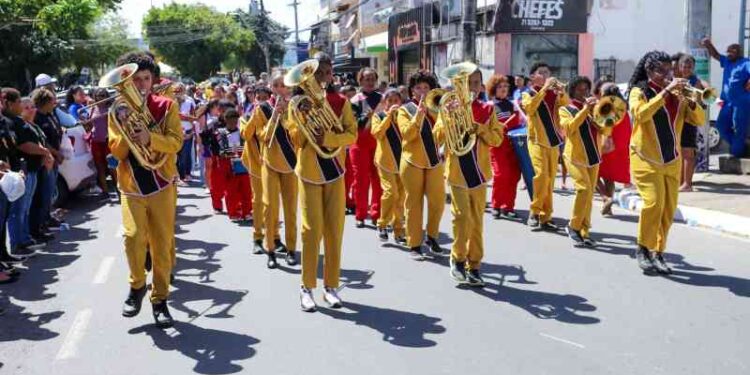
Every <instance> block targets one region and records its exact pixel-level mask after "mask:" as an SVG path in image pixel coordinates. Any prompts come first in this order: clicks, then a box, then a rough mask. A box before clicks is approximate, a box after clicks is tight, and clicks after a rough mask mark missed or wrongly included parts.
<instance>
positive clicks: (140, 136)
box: [132, 129, 151, 146]
mask: <svg viewBox="0 0 750 375" xmlns="http://www.w3.org/2000/svg"><path fill="white" fill-rule="evenodd" d="M132 136H133V139H134V140H135V142H136V143H138V144H139V145H141V146H148V145H149V144H150V143H151V133H150V132H149V131H147V130H143V129H138V130H135V131H134V132H133V134H132Z"/></svg>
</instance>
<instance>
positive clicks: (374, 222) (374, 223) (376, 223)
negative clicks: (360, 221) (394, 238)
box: [370, 219, 378, 227]
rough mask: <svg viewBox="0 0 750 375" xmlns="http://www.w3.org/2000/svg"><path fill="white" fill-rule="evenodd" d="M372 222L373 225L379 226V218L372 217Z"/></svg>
mask: <svg viewBox="0 0 750 375" xmlns="http://www.w3.org/2000/svg"><path fill="white" fill-rule="evenodd" d="M370 223H371V224H372V226H373V227H377V226H378V219H370Z"/></svg>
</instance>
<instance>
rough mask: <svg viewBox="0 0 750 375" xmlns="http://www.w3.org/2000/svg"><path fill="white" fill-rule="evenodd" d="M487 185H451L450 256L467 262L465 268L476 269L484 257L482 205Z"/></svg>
mask: <svg viewBox="0 0 750 375" xmlns="http://www.w3.org/2000/svg"><path fill="white" fill-rule="evenodd" d="M486 201H487V187H486V186H485V185H481V186H478V187H476V188H474V189H466V188H462V187H458V186H451V212H452V213H453V237H454V239H453V249H452V250H451V257H452V258H453V260H455V261H456V262H467V261H468V262H467V268H469V269H473V270H478V269H479V266H480V265H481V264H482V257H484V242H483V241H484V240H483V239H482V227H483V224H484V207H485V203H486Z"/></svg>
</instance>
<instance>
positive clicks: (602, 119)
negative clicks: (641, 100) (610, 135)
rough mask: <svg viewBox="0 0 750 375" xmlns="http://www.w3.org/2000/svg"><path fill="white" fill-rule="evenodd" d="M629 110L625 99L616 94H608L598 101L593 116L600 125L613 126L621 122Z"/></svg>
mask: <svg viewBox="0 0 750 375" xmlns="http://www.w3.org/2000/svg"><path fill="white" fill-rule="evenodd" d="M627 110H628V104H627V103H625V100H623V99H622V98H620V97H619V96H616V95H607V96H603V97H602V98H601V99H599V100H598V101H597V103H596V105H595V106H594V112H593V115H592V117H593V120H594V122H595V123H597V124H598V125H599V126H606V127H612V126H615V125H617V124H619V123H620V121H621V120H622V119H623V117H625V113H626V112H627Z"/></svg>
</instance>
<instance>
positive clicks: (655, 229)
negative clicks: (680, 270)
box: [630, 151, 682, 252]
mask: <svg viewBox="0 0 750 375" xmlns="http://www.w3.org/2000/svg"><path fill="white" fill-rule="evenodd" d="M681 165H682V164H681V163H680V160H679V158H678V159H677V160H675V161H673V162H672V163H671V164H667V165H657V164H651V163H649V162H648V161H646V160H644V159H643V158H641V156H640V155H638V154H637V153H635V152H633V151H631V152H630V174H631V176H633V182H635V185H636V186H637V187H638V193H639V194H640V195H641V199H643V208H641V214H640V217H639V218H638V244H639V245H641V246H644V247H646V248H648V249H649V250H651V251H657V252H663V251H664V250H665V249H666V247H667V234H668V233H669V228H670V227H671V226H672V221H673V219H674V212H675V210H676V209H677V194H678V189H679V187H680V166H681Z"/></svg>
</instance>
